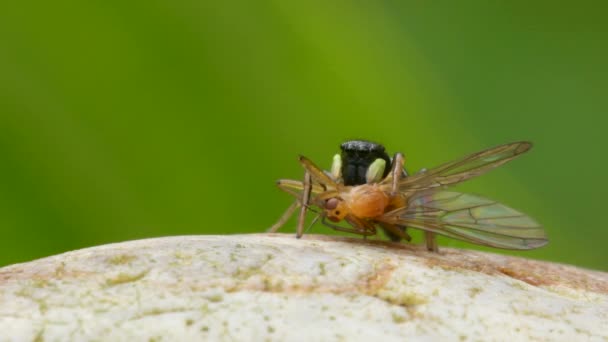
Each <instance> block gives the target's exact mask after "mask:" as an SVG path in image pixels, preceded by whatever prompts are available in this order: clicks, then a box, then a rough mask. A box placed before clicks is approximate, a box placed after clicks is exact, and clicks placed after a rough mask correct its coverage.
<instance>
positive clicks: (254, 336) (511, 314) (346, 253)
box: [0, 234, 608, 342]
mask: <svg viewBox="0 0 608 342" xmlns="http://www.w3.org/2000/svg"><path fill="white" fill-rule="evenodd" d="M607 292H608V274H607V273H601V272H595V271H589V270H584V269H578V268H575V267H570V266H564V265H559V264H553V263H546V262H539V261H531V260H526V259H521V258H513V257H506V256H500V255H495V254H488V253H481V252H473V251H465V250H455V249H447V248H443V249H442V251H441V253H440V254H434V253H429V252H426V251H424V250H423V249H422V248H421V247H418V246H411V245H405V244H393V243H389V242H378V241H363V240H361V239H357V238H352V239H351V238H340V237H330V236H314V235H312V236H311V235H308V236H305V237H304V238H303V239H300V240H298V239H295V238H294V237H293V235H282V234H274V235H265V234H260V235H230V236H178V237H166V238H158V239H148V240H139V241H129V242H124V243H118V244H111V245H105V246H99V247H93V248H87V249H83V250H78V251H73V252H69V253H65V254H61V255H57V256H53V257H49V258H44V259H40V260H35V261H32V262H28V263H24V264H17V265H12V266H7V267H4V268H0V341H84V340H94V341H378V342H379V341H404V340H416V341H527V340H536V341H607V340H608V295H607Z"/></svg>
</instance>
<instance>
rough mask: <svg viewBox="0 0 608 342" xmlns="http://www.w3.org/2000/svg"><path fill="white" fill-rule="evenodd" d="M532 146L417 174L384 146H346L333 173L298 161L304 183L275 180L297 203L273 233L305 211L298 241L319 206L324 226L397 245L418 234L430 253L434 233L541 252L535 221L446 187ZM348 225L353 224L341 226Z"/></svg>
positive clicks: (489, 152)
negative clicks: (382, 234)
mask: <svg viewBox="0 0 608 342" xmlns="http://www.w3.org/2000/svg"><path fill="white" fill-rule="evenodd" d="M531 147H532V145H531V143H529V142H525V141H522V142H514V143H509V144H505V145H500V146H496V147H493V148H489V149H486V150H483V151H481V152H477V153H473V154H471V155H468V156H466V157H464V158H461V159H458V160H456V161H453V162H449V163H445V164H443V165H440V166H438V167H435V168H432V169H429V170H422V171H421V172H418V173H417V174H415V175H411V176H408V174H407V172H406V171H405V169H404V157H403V155H402V154H401V153H396V154H395V155H394V157H393V158H392V159H391V158H389V157H388V155H387V154H386V152H385V151H384V147H383V146H382V145H379V144H374V143H371V142H368V141H362V140H355V141H347V142H345V143H344V144H342V145H341V149H342V154H339V155H335V156H334V159H333V163H332V168H331V171H329V172H328V171H323V170H322V169H320V168H319V167H317V166H316V165H315V164H314V163H313V162H312V161H310V160H309V159H307V158H306V157H303V156H300V158H299V161H300V164H301V165H302V166H303V167H304V170H305V173H304V180H303V181H296V180H279V181H278V182H277V184H278V186H279V188H280V189H282V190H283V191H285V192H287V193H289V194H290V195H292V196H294V197H295V198H296V200H295V202H294V203H293V204H292V205H291V206H290V207H289V208H288V209H287V211H286V212H285V213H284V214H283V216H282V217H281V218H280V219H279V221H278V222H277V223H276V224H275V225H273V226H272V227H271V228H270V230H269V231H271V232H275V231H277V230H278V229H279V228H280V227H281V226H283V225H284V224H285V223H286V222H287V220H288V219H289V218H290V217H291V216H292V215H293V214H294V213H295V211H296V210H297V209H298V208H299V209H300V212H299V216H298V223H297V233H296V236H297V237H298V238H299V237H301V236H302V234H303V232H304V224H305V215H306V213H307V211H308V210H309V209H312V208H314V207H317V208H319V209H320V212H319V214H318V216H317V218H319V217H320V218H321V222H322V223H324V224H325V225H327V226H329V227H331V228H333V229H335V230H338V231H343V232H349V233H354V234H359V235H362V236H364V237H367V236H372V235H376V234H377V230H378V228H379V229H381V230H383V231H384V232H385V233H386V235H388V236H389V238H391V240H394V241H398V240H402V239H404V240H408V241H409V240H410V237H409V235H408V234H407V232H406V227H407V228H415V229H420V230H422V231H424V232H425V234H424V236H425V241H426V247H427V249H428V250H431V251H438V247H437V242H436V236H435V235H436V234H439V235H443V236H447V237H450V238H454V239H459V240H464V241H467V242H471V243H475V244H479V245H484V246H490V247H496V248H504V249H517V250H526V249H534V248H538V247H541V246H544V245H545V244H547V242H548V240H547V237H546V235H545V231H544V229H543V228H542V226H540V225H539V224H538V223H537V222H536V221H534V220H533V219H532V218H530V217H528V216H527V215H525V214H523V213H521V212H519V211H517V210H515V209H512V208H510V207H507V206H505V205H503V204H501V203H498V202H496V201H492V200H490V199H486V198H483V197H480V196H477V195H472V194H466V193H460V192H455V191H449V190H446V187H447V186H449V185H454V184H457V183H460V182H463V181H466V180H468V179H471V178H473V177H476V176H479V175H482V174H484V173H486V172H487V171H490V170H492V169H494V168H496V167H499V166H501V165H503V164H505V163H507V162H509V161H511V160H513V159H515V158H517V157H518V156H520V155H521V154H523V153H525V152H527V151H528V150H530V148H531ZM327 220H329V221H332V222H327ZM315 221H316V219H315ZM342 221H345V222H346V223H348V225H349V226H345V225H339V224H338V223H340V222H342Z"/></svg>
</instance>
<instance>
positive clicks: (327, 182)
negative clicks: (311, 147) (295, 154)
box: [300, 156, 336, 190]
mask: <svg viewBox="0 0 608 342" xmlns="http://www.w3.org/2000/svg"><path fill="white" fill-rule="evenodd" d="M300 164H302V166H303V167H304V169H306V171H308V173H309V174H310V177H311V178H312V180H313V182H315V183H319V184H321V185H323V186H325V187H326V188H327V189H330V190H331V189H334V188H335V187H336V182H334V181H333V179H331V178H330V177H329V176H328V175H327V174H325V172H323V170H321V168H319V167H318V166H317V165H315V164H314V163H313V162H312V161H311V160H310V159H308V158H306V157H304V156H300Z"/></svg>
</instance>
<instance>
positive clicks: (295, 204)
mask: <svg viewBox="0 0 608 342" xmlns="http://www.w3.org/2000/svg"><path fill="white" fill-rule="evenodd" d="M299 206H300V202H299V201H297V200H296V201H294V202H293V203H292V204H291V205H290V206H289V208H287V210H285V212H284V213H283V215H281V217H280V218H279V220H278V221H277V223H275V224H273V225H272V227H270V228H269V229H268V232H269V233H276V232H277V230H279V228H281V227H283V225H285V223H286V222H287V221H288V220H289V218H290V217H291V215H293V213H294V212H295V211H296V209H298V207H299Z"/></svg>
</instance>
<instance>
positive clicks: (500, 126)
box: [0, 0, 608, 270]
mask: <svg viewBox="0 0 608 342" xmlns="http://www.w3.org/2000/svg"><path fill="white" fill-rule="evenodd" d="M602 5H603V3H601V2H598V5H591V4H584V3H581V2H577V3H571V4H570V5H569V6H570V7H568V6H567V5H566V6H564V5H559V6H551V7H547V6H545V5H543V4H540V3H539V4H538V5H532V4H531V3H528V2H518V3H512V2H483V1H477V2H470V3H468V4H465V3H462V2H458V3H457V2H444V3H438V2H433V3H431V2H424V1H414V2H402V1H375V2H367V1H332V2H326V1H306V2H290V1H251V2H250V1H237V2H234V1H229V2H221V1H214V2H210V1H186V0H171V1H168V0H156V1H146V2H144V1H142V2H137V1H108V0H104V1H93V0H92V1H64V0H59V1H52V2H50V1H47V2H43V1H36V2H29V1H22V2H18V1H4V2H2V3H1V4H0V266H1V265H6V264H10V263H15V262H22V261H27V260H31V259H34V258H38V257H43V256H47V255H51V254H55V253H60V252H64V251H68V250H72V249H77V248H82V247H86V246H92V245H97V244H103V243H108V242H115V241H123V240H128V239H138V238H147V237H154V236H163V235H179V234H232V233H249V232H263V231H264V230H265V229H266V228H267V227H269V226H270V225H271V224H272V223H274V222H275V220H276V219H277V218H278V217H279V215H280V214H281V213H282V211H283V210H284V209H285V208H286V207H287V206H288V205H289V204H290V203H291V199H290V198H289V196H288V195H287V194H284V193H282V192H280V191H279V190H277V189H276V188H275V186H274V181H275V180H276V179H279V178H294V179H299V178H301V177H302V169H301V168H300V166H299V165H298V163H297V161H296V157H297V155H298V154H303V155H306V156H308V157H310V158H311V159H312V160H314V161H316V162H317V163H318V164H319V165H321V166H323V167H326V168H328V167H329V165H330V162H331V157H332V155H333V154H334V153H336V152H338V146H339V144H340V143H341V142H342V141H343V140H345V139H350V138H367V139H371V140H375V141H378V142H382V143H383V144H384V145H385V146H386V147H387V149H388V150H389V152H390V153H394V152H396V151H402V152H403V153H405V155H406V159H407V165H408V169H409V170H410V171H415V170H417V169H419V168H421V167H432V166H435V165H438V164H441V163H443V162H446V161H449V160H453V159H455V158H458V157H461V156H463V155H465V154H468V153H471V152H476V151H478V150H481V149H484V148H487V147H490V146H494V145H497V144H501V143H505V142H510V141H514V140H531V141H533V142H534V143H535V148H534V149H533V150H532V151H531V152H530V153H528V154H527V155H525V156H523V157H522V158H520V159H518V160H516V161H515V162H513V163H510V164H508V165H506V166H504V167H503V168H501V169H498V170H496V171H493V172H491V173H489V174H487V175H485V176H483V177H481V178H479V179H475V180H472V181H470V182H468V183H466V184H464V185H461V186H459V187H458V189H459V190H462V191H469V192H474V193H479V194H483V195H485V196H487V197H490V198H493V199H497V200H499V201H501V202H504V203H506V204H508V205H510V206H513V207H515V208H518V209H521V210H523V211H524V212H526V213H528V214H530V215H531V216H533V217H535V218H536V219H537V220H538V221H540V222H541V223H543V224H544V225H545V226H546V229H547V231H548V234H549V237H550V240H551V242H550V244H549V245H548V246H547V247H545V248H542V249H540V250H536V251H531V252H519V253H514V254H517V255H522V256H526V257H531V258H539V259H546V260H553V261H559V262H564V263H569V264H575V265H580V266H584V267H589V268H595V269H602V270H608V248H607V247H606V246H605V245H606V243H607V242H608V227H607V226H606V223H605V222H604V221H602V220H601V215H600V214H601V213H602V212H603V210H605V208H604V207H603V205H604V198H605V196H604V195H605V194H606V193H607V192H608V187H607V184H608V182H607V181H606V176H605V173H606V169H607V168H606V167H607V166H608V163H607V162H606V158H607V155H606V152H605V148H606V147H607V146H608V137H607V135H608V134H606V132H605V130H606V127H607V125H606V115H607V114H608V87H607V84H608V83H607V81H606V80H607V79H608V63H606V61H608V44H607V43H606V37H607V28H608V21H606V17H605V15H604V13H605V12H604V11H603V10H602ZM535 6H536V7H535ZM293 230H294V225H293V223H291V224H289V225H288V226H287V227H285V228H284V229H283V231H284V232H293ZM313 231H314V232H315V233H324V234H325V233H327V234H329V233H332V232H331V230H330V229H328V228H326V227H323V226H321V225H317V226H315V227H314V229H313ZM440 243H441V244H442V245H447V246H459V247H463V246H466V247H467V248H477V247H475V246H472V245H468V244H465V243H461V242H456V241H453V240H448V239H444V240H442V241H441V242H440ZM501 252H502V251H501Z"/></svg>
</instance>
